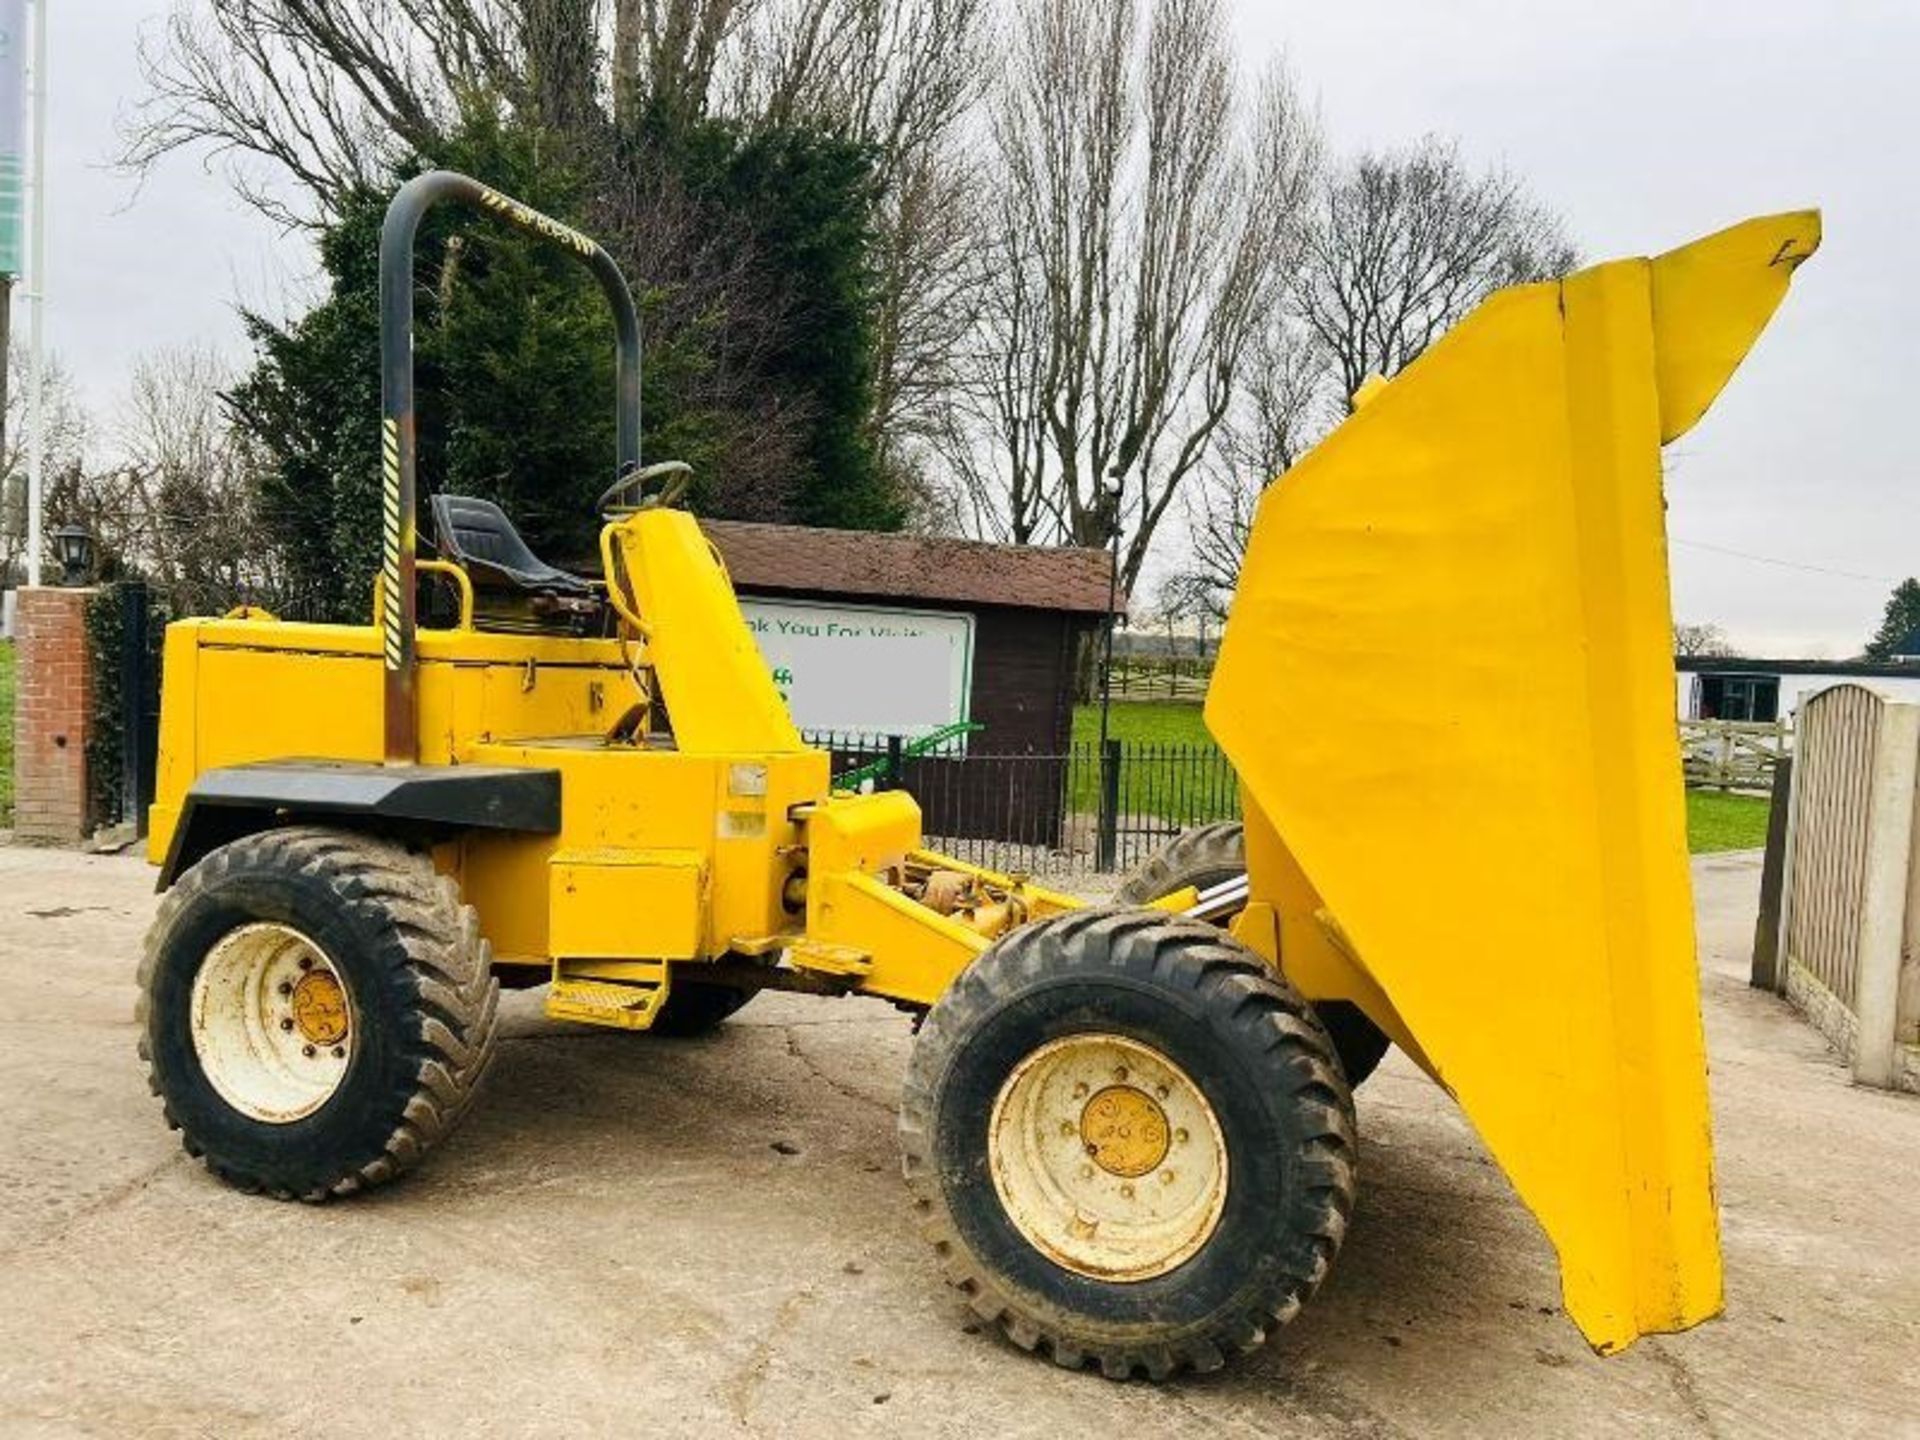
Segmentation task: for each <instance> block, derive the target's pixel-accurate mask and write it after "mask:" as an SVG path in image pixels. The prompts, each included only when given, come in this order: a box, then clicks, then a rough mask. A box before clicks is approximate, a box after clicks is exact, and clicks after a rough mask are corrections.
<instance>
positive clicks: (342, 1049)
mask: <svg viewBox="0 0 1920 1440" xmlns="http://www.w3.org/2000/svg"><path fill="white" fill-rule="evenodd" d="M333 1058H334V1059H336V1060H344V1059H346V1058H347V1047H346V1046H344V1045H336V1046H334V1047H333ZM1167 1178H1168V1179H1169V1180H1171V1179H1172V1178H1173V1177H1172V1176H1171V1175H1169V1176H1168V1177H1167Z"/></svg>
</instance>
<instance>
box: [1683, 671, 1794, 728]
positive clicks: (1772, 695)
mask: <svg viewBox="0 0 1920 1440" xmlns="http://www.w3.org/2000/svg"><path fill="white" fill-rule="evenodd" d="M1779 717H1780V677H1779V676H1777V675H1702V676H1701V677H1700V719H1702V720H1758V721H1761V722H1764V723H1771V722H1773V721H1774V720H1777V719H1778V718H1779Z"/></svg>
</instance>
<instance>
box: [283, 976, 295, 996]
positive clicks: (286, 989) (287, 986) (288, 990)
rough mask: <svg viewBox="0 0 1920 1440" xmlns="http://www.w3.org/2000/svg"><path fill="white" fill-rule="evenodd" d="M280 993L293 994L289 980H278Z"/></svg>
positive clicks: (291, 983)
mask: <svg viewBox="0 0 1920 1440" xmlns="http://www.w3.org/2000/svg"><path fill="white" fill-rule="evenodd" d="M280 993H281V994H282V995H291V994H293V982H292V981H291V980H282V981H281V982H280Z"/></svg>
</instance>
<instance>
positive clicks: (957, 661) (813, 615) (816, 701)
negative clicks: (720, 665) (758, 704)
mask: <svg viewBox="0 0 1920 1440" xmlns="http://www.w3.org/2000/svg"><path fill="white" fill-rule="evenodd" d="M740 609H741V611H742V613H743V614H745V616H746V617H747V625H748V626H749V627H750V628H751V629H752V631H753V637H754V639H755V640H757V641H758V642H759V644H760V653H761V655H763V656H764V657H765V658H766V662H767V664H768V666H769V667H770V668H771V669H772V671H773V682H774V684H775V685H777V686H779V687H780V693H781V694H782V695H784V696H786V698H787V709H788V710H789V711H790V712H791V713H792V715H793V723H794V724H796V725H798V726H799V727H800V728H801V729H802V730H804V731H807V732H808V733H810V734H811V733H816V732H820V731H831V732H833V733H834V734H836V735H847V736H856V735H857V736H862V737H872V738H880V737H884V736H888V735H900V736H904V737H906V738H907V739H913V738H914V737H916V736H920V735H925V734H926V733H927V732H928V731H930V730H937V729H938V728H939V727H941V726H942V725H951V724H953V723H954V722H955V721H958V720H965V719H966V718H967V705H968V700H969V698H970V696H971V694H972V689H973V617H972V616H971V615H953V614H944V613H940V612H936V611H927V610H894V609H884V608H881V607H878V606H866V605H819V604H814V603H812V602H810V601H804V600H760V599H752V598H749V597H744V596H743V597H742V598H741V601H740ZM956 748H957V747H956Z"/></svg>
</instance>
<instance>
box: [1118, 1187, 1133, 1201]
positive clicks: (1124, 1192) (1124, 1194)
mask: <svg viewBox="0 0 1920 1440" xmlns="http://www.w3.org/2000/svg"><path fill="white" fill-rule="evenodd" d="M1120 1198H1121V1199H1122V1200H1131V1199H1133V1186H1131V1185H1122V1186H1121V1187H1120Z"/></svg>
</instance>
